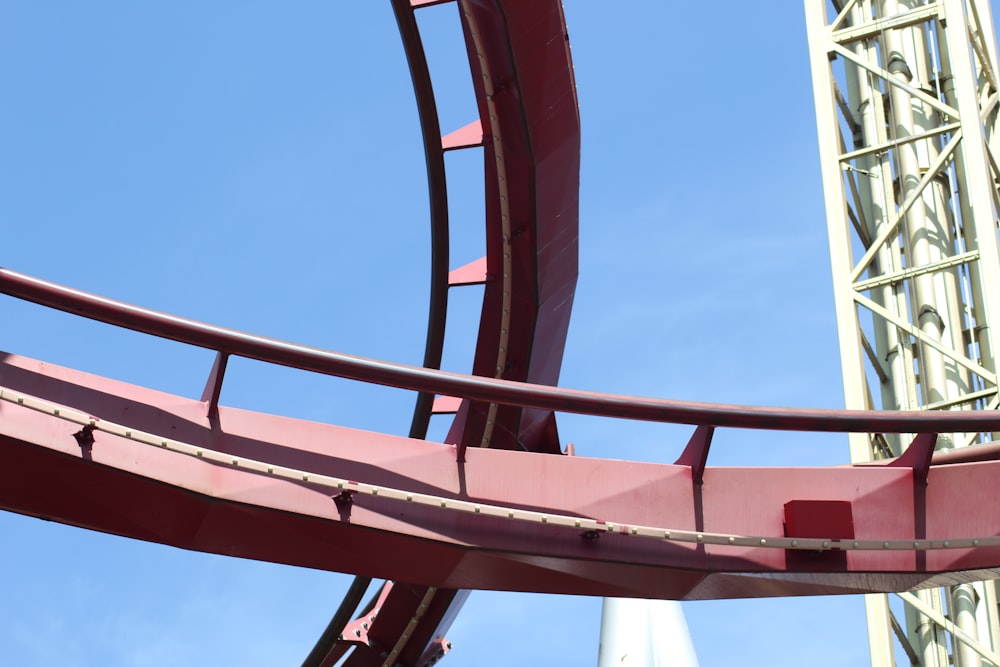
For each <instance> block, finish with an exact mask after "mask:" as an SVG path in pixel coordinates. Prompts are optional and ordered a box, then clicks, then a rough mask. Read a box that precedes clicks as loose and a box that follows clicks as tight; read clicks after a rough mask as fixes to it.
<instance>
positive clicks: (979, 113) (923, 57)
mask: <svg viewBox="0 0 1000 667" xmlns="http://www.w3.org/2000/svg"><path fill="white" fill-rule="evenodd" d="M805 4H806V20H807V24H808V32H809V49H810V58H811V62H812V76H813V86H814V90H815V101H816V116H817V123H818V131H819V144H820V159H821V165H822V174H823V189H824V192H825V199H826V214H827V224H828V229H829V235H830V254H831V259H832V265H833V280H834V299H835V302H836V314H837V324H838V330H839V340H840V352H841V359H842V365H843V376H844V393H845V398H846V403H847V407H848V408H857V409H893V410H996V409H997V408H998V405H1000V395H998V385H997V366H996V356H997V347H996V346H997V342H996V341H997V337H998V336H1000V319H998V318H1000V251H998V236H997V211H998V210H1000V206H998V201H1000V198H998V187H997V185H998V182H1000V146H998V143H997V142H998V141H1000V139H998V137H997V132H996V130H997V127H996V126H997V116H998V101H1000V96H998V91H1000V79H998V76H1000V68H998V66H997V48H996V38H995V35H994V30H993V22H992V16H991V12H990V7H989V3H988V2H985V1H982V0H933V1H929V2H925V1H921V0H806V3H805ZM996 439H998V434H993V433H980V434H970V435H967V434H941V435H940V436H939V437H938V442H937V447H938V448H939V449H952V448H959V447H970V446H975V445H976V444H979V443H982V442H986V441H992V440H996ZM908 441H909V440H908V439H907V438H906V436H905V435H904V436H892V435H886V436H885V437H882V436H879V435H876V436H874V437H871V436H868V435H864V434H855V435H853V436H851V440H850V450H851V459H852V461H854V462H861V461H869V460H872V459H878V458H886V457H892V456H898V455H899V454H900V451H901V447H905V444H906V443H907V442H908ZM998 483H1000V480H998ZM998 511H1000V508H998ZM866 611H867V615H868V628H869V643H870V647H871V655H872V664H873V665H877V666H881V665H895V664H897V662H896V660H897V658H899V659H904V660H905V662H906V663H909V664H915V665H925V666H928V667H929V666H932V665H933V666H936V667H938V666H939V667H947V665H949V664H954V665H956V666H957V667H972V666H975V667H978V666H979V665H983V664H987V665H988V664H993V665H997V666H998V667H1000V655H998V653H1000V627H998V609H997V590H996V586H995V585H994V582H974V583H969V584H964V585H961V586H955V587H952V588H949V589H931V590H921V591H917V592H909V593H903V594H901V595H899V596H894V597H892V598H890V597H889V596H886V595H869V596H867V598H866ZM904 653H905V657H904V655H903V654H904Z"/></svg>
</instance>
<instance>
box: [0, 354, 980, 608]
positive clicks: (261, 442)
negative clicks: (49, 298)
mask: <svg viewBox="0 0 1000 667" xmlns="http://www.w3.org/2000/svg"><path fill="white" fill-rule="evenodd" d="M0 384H2V386H4V387H5V388H6V389H5V395H6V397H7V399H6V400H4V401H3V402H0V417H2V418H0V441H2V443H3V446H2V448H0V451H2V457H3V465H2V466H0V505H2V506H3V507H5V508H7V509H10V510H14V511H19V512H23V513H26V514H31V515H35V516H41V517H44V518H52V519H57V520H60V521H64V522H69V523H72V524H75V525H80V526H84V527H88V528H93V529H96V530H102V531H106V532H111V533H116V534H122V535H129V536H132V537H138V538H141V539H147V540H151V541H156V542H163V543H166V544H173V545H176V546H180V547H185V548H190V549H196V550H201V551H210V552H213V553H222V554H229V555H234V556H242V557H248V558H256V559H261V560H269V561H275V562H281V563H289V564H296V565H303V566H307V567H315V568H321V569H330V570H336V571H349V572H357V573H362V574H366V575H372V576H378V577H384V578H389V579H400V580H404V581H410V582H412V583H415V584H420V585H424V586H435V587H438V588H451V589H457V588H481V589H503V590H530V591H542V592H553V593H576V594H585V595H613V596H642V597H661V598H678V599H705V598H717V597H749V596H753V597H760V596H771V595H802V594H822V593H838V592H839V593H846V592H860V591H869V590H902V589H908V588H913V587H916V586H924V585H932V584H933V585H939V584H943V583H954V582H956V581H963V580H966V579H968V578H969V577H970V576H983V575H984V574H990V575H1000V567H998V566H1000V542H998V543H996V544H994V543H993V542H990V541H988V540H987V539H986V538H988V537H990V536H997V535H1000V516H997V515H996V513H995V512H993V511H991V510H986V509H984V508H992V507H995V506H996V503H998V502H1000V488H998V487H997V485H996V484H994V480H995V479H996V475H997V474H998V472H1000V470H998V468H1000V463H996V462H987V463H973V464H959V465H949V466H935V467H932V468H931V469H930V472H929V476H928V479H927V483H926V485H925V484H923V483H921V482H920V481H919V480H918V479H916V478H915V474H914V470H913V469H912V468H908V467H894V466H843V467H834V468H790V469H783V468H713V467H711V466H709V467H707V468H706V469H705V471H704V478H703V482H702V484H696V483H695V482H694V480H693V478H692V474H691V468H690V467H689V466H683V465H655V464H646V463H634V462H626V461H606V460H599V459H588V458H583V457H568V456H549V455H542V454H532V453H525V452H511V451H506V450H490V449H479V448H474V449H470V450H469V451H468V458H467V460H466V462H465V463H464V464H456V462H455V458H454V448H453V447H450V446H448V445H441V444H436V443H429V442H424V441H419V440H411V439H406V438H400V437H397V436H389V435H384V434H377V433H368V432H363V431H357V430H353V429H347V428H341V427H336V426H329V425H323V424H316V423H311V422H301V421H296V420H292V419H288V418H283V417H276V416H269V415H261V414H257V413H250V412H244V411H240V410H234V409H229V408H225V407H221V408H220V409H219V417H218V422H217V425H216V426H214V427H213V425H212V421H214V420H209V419H208V418H207V416H206V414H205V412H206V406H205V404H204V403H201V402H199V401H194V400H183V399H179V398H178V397H176V396H172V395H167V394H160V393H158V392H154V391H151V390H147V389H143V388H140V387H134V386H129V385H126V384H123V383H119V382H114V381H110V380H106V379H102V378H98V377H94V376H89V375H86V374H83V373H79V372H76V371H71V370H67V369H61V368H57V367H52V366H49V365H46V364H42V363H40V362H33V361H30V360H26V359H20V358H17V357H8V358H7V359H6V360H5V361H4V363H3V364H2V366H0ZM11 391H13V392H14V393H19V392H20V393H23V394H24V395H29V396H34V397H38V398H40V399H43V400H46V401H49V402H51V403H52V404H58V403H61V402H62V401H63V400H65V399H66V398H67V397H69V398H72V400H73V402H74V403H76V406H75V407H76V408H77V409H79V410H82V411H84V412H85V413H89V414H92V415H93V416H95V417H99V418H100V419H101V420H102V422H99V423H103V422H104V421H106V422H109V423H114V424H120V425H123V426H125V427H127V428H129V429H135V432H136V433H137V434H138V433H139V432H142V431H148V432H150V433H155V434H157V435H158V436H163V437H165V438H171V439H176V440H177V441H180V442H184V443H189V444H192V445H195V446H197V447H203V448H205V450H208V449H211V450H214V451H216V452H222V453H224V455H225V460H224V461H223V462H221V463H220V462H210V461H206V460H203V459H201V458H199V457H196V456H185V455H183V454H180V453H177V452H175V451H169V450H168V451H164V450H162V449H160V448H158V447H156V446H149V445H142V444H138V443H137V442H136V441H135V440H134V439H133V438H129V437H123V436H115V435H112V434H109V433H105V432H102V431H97V432H95V433H94V443H93V446H92V447H89V448H81V447H80V445H79V444H78V442H77V440H76V439H75V438H74V437H73V434H74V433H75V432H77V431H79V428H80V427H79V425H77V424H73V423H69V422H67V421H65V420H64V419H61V418H60V417H59V416H53V415H51V414H45V413H43V412H39V411H36V410H32V409H29V408H28V407H24V406H20V405H18V404H17V403H16V401H15V402H11V400H10V396H11V393H10V392H11ZM167 424H169V425H170V428H169V432H168V433H162V432H160V431H161V430H162V429H163V428H164V426H165V425H167ZM229 457H232V458H233V459H236V460H243V461H244V463H243V464H241V465H226V464H228V463H229ZM252 459H256V460H261V461H266V462H267V463H269V464H272V465H274V466H287V467H290V468H294V469H296V470H304V471H308V472H309V473H310V474H311V475H324V474H325V475H333V476H335V477H338V478H343V479H349V480H353V481H357V482H360V483H362V484H371V485H375V486H376V487H378V488H381V489H384V493H383V494H382V495H378V494H376V495H370V494H369V495H364V494H361V493H358V494H355V495H354V502H353V504H352V505H351V506H350V507H349V509H348V510H347V512H344V511H343V508H340V507H338V505H337V503H335V502H334V501H333V500H332V496H335V495H337V491H336V489H331V488H329V487H328V486H322V485H317V484H313V483H310V482H308V481H298V480H295V479H282V478H276V477H274V476H271V475H267V474H262V473H260V472H255V471H252V470H248V469H247V468H246V465H247V463H246V461H249V460H252ZM968 488H977V489H979V493H977V495H976V497H975V498H973V497H972V496H971V495H970V494H968V493H967V490H968ZM390 489H396V490H402V491H403V492H405V493H410V494H427V495H430V496H431V497H433V498H440V499H443V500H446V501H462V500H465V501H470V502H474V503H482V504H483V505H484V506H499V507H503V508H509V509H510V510H511V511H514V512H525V513H531V512H540V513H543V514H546V515H550V516H551V517H553V520H555V518H556V517H557V516H572V517H579V518H580V519H584V520H590V521H596V522H598V523H600V522H605V523H604V524H600V525H608V524H610V525H611V526H612V530H611V531H610V532H605V533H599V534H598V535H596V536H595V535H593V534H592V533H593V532H594V531H592V530H584V529H580V528H574V527H572V526H562V525H549V524H546V523H545V522H540V521H534V522H531V521H511V520H509V519H507V518H506V517H499V516H488V515H480V514H478V513H474V512H456V511H449V510H447V509H445V508H442V507H439V506H437V505H436V503H437V501H436V500H435V502H434V504H414V503H407V502H405V501H400V500H394V499H392V498H390V497H388V496H387V494H388V493H389V490H390ZM811 500H836V501H842V502H847V503H850V506H851V514H852V520H853V527H854V538H855V539H857V540H865V541H866V542H865V544H864V545H862V548H861V549H850V548H849V546H848V545H841V544H839V543H838V545H834V546H840V547H842V549H841V550H843V551H847V555H846V558H841V557H838V558H831V556H834V555H837V551H836V550H831V551H822V550H820V549H816V550H815V551H816V553H815V558H814V559H813V565H812V567H811V569H810V571H809V572H808V573H802V572H796V571H789V568H788V567H787V563H788V558H787V554H788V553H789V552H790V551H791V550H790V549H784V548H771V547H767V546H765V545H760V544H747V543H745V541H743V540H741V541H739V542H737V543H734V544H726V543H722V544H715V543H698V542H695V541H688V542H683V541H677V540H671V539H644V538H642V537H639V536H635V535H633V534H631V527H643V526H652V527H659V528H667V529H671V530H674V531H699V532H704V533H705V534H706V535H710V534H712V535H735V536H753V539H757V536H763V538H766V539H769V540H772V541H773V540H775V539H777V538H780V537H782V536H784V531H785V526H784V522H785V507H786V505H787V504H788V503H793V502H802V501H811ZM945 507H947V508H948V511H944V510H943V509H941V508H945ZM955 508H958V509H960V510H961V511H960V512H957V513H956V512H954V511H953V510H954V509H955ZM588 525H590V524H588ZM585 528H586V526H585ZM595 537H596V539H592V538H595ZM830 537H836V536H830ZM973 537H976V538H979V539H980V540H986V541H985V543H984V544H983V545H981V546H979V547H972V546H971V545H968V546H966V547H962V548H936V549H933V550H923V549H912V548H907V545H906V544H903V545H902V546H901V545H900V543H898V542H897V541H903V542H910V541H916V542H917V546H919V543H920V541H921V540H955V541H959V540H962V539H964V538H973ZM872 540H875V541H881V540H887V541H889V540H891V541H894V542H893V544H892V545H891V546H892V548H884V549H880V548H874V547H873V546H872V545H871V544H868V542H867V541H872ZM876 546H877V545H876ZM832 548H833V547H831V549H832Z"/></svg>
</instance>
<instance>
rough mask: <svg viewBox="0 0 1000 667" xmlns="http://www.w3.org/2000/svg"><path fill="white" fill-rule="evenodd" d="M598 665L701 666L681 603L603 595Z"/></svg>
mask: <svg viewBox="0 0 1000 667" xmlns="http://www.w3.org/2000/svg"><path fill="white" fill-rule="evenodd" d="M597 667H698V657H697V655H695V651H694V645H693V644H692V642H691V634H690V632H688V626H687V621H685V620H684V610H683V609H681V603H680V602H674V601H673V600H636V599H630V598H604V605H603V607H602V609H601V646H600V649H599V652H598V656H597Z"/></svg>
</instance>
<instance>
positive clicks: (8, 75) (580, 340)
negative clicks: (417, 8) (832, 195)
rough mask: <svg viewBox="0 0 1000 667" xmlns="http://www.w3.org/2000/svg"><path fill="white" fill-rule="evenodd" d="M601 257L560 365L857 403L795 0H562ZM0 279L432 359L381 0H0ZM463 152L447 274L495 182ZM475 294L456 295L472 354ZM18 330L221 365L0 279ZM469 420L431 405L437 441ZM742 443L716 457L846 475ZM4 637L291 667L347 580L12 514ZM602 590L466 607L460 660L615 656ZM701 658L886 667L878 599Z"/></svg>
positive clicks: (49, 347)
mask: <svg viewBox="0 0 1000 667" xmlns="http://www.w3.org/2000/svg"><path fill="white" fill-rule="evenodd" d="M566 5H567V6H566V14H567V20H568V23H569V32H570V39H571V45H572V49H573V57H574V60H575V65H576V76H577V83H578V87H579V98H580V107H581V117H582V124H583V172H582V179H581V207H580V209H581V221H580V236H581V244H580V247H581V250H580V252H581V275H580V282H579V286H578V290H577V300H576V305H575V310H574V314H573V321H572V324H571V328H570V337H569V343H568V348H567V353H566V358H565V363H564V371H563V375H562V381H561V383H562V384H563V385H564V386H570V387H576V388H583V389H594V390H605V391H613V392H622V393H632V394H643V395H651V396H661V397H669V398H680V399H691V400H705V401H717V402H733V403H747V404H757V405H787V406H812V407H841V406H842V397H841V396H842V395H841V381H840V371H839V361H838V354H837V349H836V332H835V323H834V315H833V305H832V291H831V285H830V273H829V260H828V256H827V244H826V227H825V221H824V218H823V203H822V192H821V190H820V178H819V163H818V156H817V150H816V138H815V129H814V126H815V123H814V111H813V104H812V89H811V82H810V79H809V63H808V53H807V48H806V38H805V25H804V18H803V10H802V7H801V5H800V3H798V2H793V3H774V5H773V6H765V5H761V4H760V3H756V4H754V3H724V4H720V3H716V4H714V5H711V6H710V7H708V6H705V5H703V4H700V3H672V2H660V1H656V2H654V1H649V0H647V1H646V2H634V3H606V2H595V1H592V0H568V2H567V3H566ZM420 17H421V23H422V25H423V26H424V28H425V33H424V34H425V39H426V40H427V48H428V50H429V54H430V57H431V64H432V73H433V75H434V76H435V83H436V85H437V87H438V93H439V102H440V105H441V109H440V110H441V117H442V126H443V129H444V130H445V131H448V130H450V129H454V128H458V127H460V126H463V125H465V124H466V123H468V122H469V121H471V120H473V119H474V118H475V104H474V100H473V98H472V92H471V86H470V83H469V75H468V70H467V66H466V61H465V54H464V49H463V46H462V42H461V39H460V34H459V32H458V24H457V18H456V15H455V11H454V7H453V6H444V7H437V8H431V9H427V10H424V11H423V13H421V14H420ZM0 91H2V103H0V219H2V220H3V229H4V235H3V241H2V244H0V247H2V249H3V253H2V257H0V265H3V266H6V267H9V268H13V269H16V270H20V271H24V272H27V273H30V274H34V275H38V276H41V277H45V278H48V279H51V280H54V281H57V282H63V283H67V284H71V285H74V286H76V287H79V288H82V289H85V290H89V291H93V292H97V293H99V294H103V295H107V296H111V297H114V298H118V299H122V300H125V301H129V302H133V303H138V304H141V305H144V306H148V307H151V308H155V309H160V310H165V311H168V312H172V313H177V314H180V315H184V316H187V317H192V318H195V319H201V320H206V321H210V322H214V323H218V324H222V325H225V326H230V327H235V328H239V329H244V330H248V331H253V332H257V333H261V334H264V335H268V336H273V337H277V338H284V339H288V340H293V341H296V342H301V343H306V344H311V345H317V346H322V347H327V348H330V349H335V350H338V351H344V352H349V353H354V354H360V355H365V356H372V357H379V358H385V359H391V360H396V361H403V362H408V363H419V361H420V359H421V355H422V350H423V342H422V340H423V338H422V337H423V327H424V323H425V319H426V298H427V297H426V292H427V287H426V272H427V266H428V257H427V253H426V252H425V250H424V249H425V248H427V246H428V233H427V228H428V224H427V203H426V190H425V183H426V182H425V176H424V168H423V156H422V152H421V146H420V140H419V133H418V132H419V128H418V124H417V117H416V111H415V106H414V103H413V97H412V92H411V87H410V82H409V76H408V73H407V69H406V63H405V60H404V57H403V53H402V49H401V47H400V44H399V38H398V35H397V32H396V28H395V23H394V21H393V18H392V15H391V11H390V10H389V6H388V2H385V1H379V0H368V1H366V2H354V3H332V2H319V1H315V2H298V3H294V6H293V5H290V4H288V3H280V2H259V1H245V2H235V1H223V0H218V1H216V2H211V3H204V2H192V1H190V0H188V1H176V2H171V3H158V4H153V3H133V2H124V1H119V2H89V3H86V4H85V5H84V4H82V3H70V4H67V3H63V4H56V3H14V2H2V3H0ZM478 159H479V158H478V156H477V155H475V154H464V155H451V156H450V157H449V163H448V164H449V169H450V174H449V175H450V183H451V186H450V187H451V193H452V199H453V201H452V217H453V233H455V235H456V238H455V240H454V242H453V246H452V255H453V265H455V266H457V265H460V264H463V263H465V262H466V261H470V260H472V259H476V258H477V257H478V256H480V255H482V254H483V250H482V243H483V232H482V230H481V219H482V203H481V191H482V185H481V180H482V172H481V166H479V164H478V162H477V161H478ZM479 296H480V292H478V291H477V290H476V289H475V288H473V289H470V290H467V291H465V292H462V293H458V294H453V304H454V306H453V308H454V309H453V311H452V313H453V315H452V326H451V328H450V329H449V335H448V340H447V343H446V344H447V352H446V364H445V365H446V367H447V368H448V369H449V370H455V371H462V372H465V371H467V370H468V368H469V365H470V362H471V356H472V350H471V345H472V335H473V331H474V327H475V324H476V316H477V312H478V305H477V300H478V298H479ZM0 324H2V327H0V331H2V337H0V349H3V350H5V351H7V352H13V353H17V354H23V355H26V356H31V357H35V358H39V359H44V360H46V361H50V362H52V363H56V364H61V365H67V366H72V367H75V368H80V369H83V370H88V371H92V372H96V373H100V374H103V375H108V376H111V377H115V378H119V379H123V380H126V381H131V382H136V383H139V384H145V385H149V386H153V387H156V388H158V389H163V390H166V391H171V392H175V393H179V394H183V395H187V396H197V395H199V394H200V392H201V387H202V384H203V382H204V378H205V377H206V376H207V374H208V371H209V368H210V365H211V361H212V355H211V354H210V353H208V352H205V351H201V350H194V349H190V348H184V347H182V346H179V345H174V344H171V343H164V342H160V341H154V340H148V339H146V338H144V337H141V336H138V335H135V334H131V333H127V332H117V331H114V330H111V329H109V328H107V327H103V326H99V325H96V324H91V323H87V322H81V321H76V320H74V319H72V318H69V317H68V316H63V315H60V314H54V313H48V312H45V311H43V310H41V309H39V308H35V307H31V306H27V305H25V304H21V303H19V302H16V301H14V300H12V299H9V298H7V297H2V298H0ZM222 400H223V402H224V403H226V404H229V405H236V406H240V407H246V408H251V409H256V410H262V411H267V412H275V413H280V414H287V415H291V416H296V417H303V418H307V419H314V420H322V421H329V422H333V423H337V424H345V425H350V426H359V427H362V428H368V429H373V430H375V429H379V430H385V431H389V432H396V433H403V432H405V430H406V428H407V426H408V423H409V411H410V410H411V407H412V396H411V395H409V394H407V393H405V392H399V391H391V390H385V389H371V388H361V387H357V386H355V385H353V384H351V383H347V382H343V381H338V380H333V379H330V378H319V377H311V376H308V375H305V374H302V373H297V372H292V371H289V370H286V369H274V368H268V367H265V366H263V365H261V364H256V363H251V362H246V361H240V360H236V361H234V362H232V363H231V367H230V372H229V374H228V375H227V384H226V386H225V390H224V392H223V397H222ZM445 426H446V424H445V423H444V422H441V423H437V424H435V431H436V433H437V435H438V436H440V435H441V433H443V430H444V428H445ZM560 430H561V433H562V436H563V438H564V439H565V440H566V441H570V442H573V443H575V444H576V446H577V453H578V454H579V455H583V456H599V457H608V458H632V459H641V460H646V461H660V462H670V461H672V460H673V458H674V457H675V456H676V454H677V452H678V451H679V448H680V447H681V446H682V444H683V443H684V441H685V439H686V437H687V433H688V431H689V429H683V428H674V427H670V426H653V425H644V424H634V423H629V422H614V421H604V420H595V419H588V418H581V417H572V416H566V415H562V416H560ZM847 458H848V453H847V444H846V440H845V439H844V438H842V437H837V436H832V437H831V436H816V435H800V434H786V435H774V434H763V433H752V432H734V431H724V432H721V433H720V434H719V435H717V437H716V445H715V446H714V448H713V452H712V456H711V458H710V461H709V462H710V464H714V465H830V464H837V463H844V462H846V461H847ZM0 535H2V538H0V545H2V548H0V570H2V571H3V572H4V575H5V576H4V579H5V581H4V584H3V586H0V652H2V653H3V654H4V656H5V662H6V663H7V664H11V665H18V666H23V667H28V666H34V665H51V664H56V663H57V662H58V663H59V664H61V665H63V666H64V667H77V666H89V665H95V666H96V665H101V666H117V665H140V666H141V665H174V664H186V665H191V666H192V667H195V666H198V665H215V664H223V665H225V664H241V665H244V666H246V667H251V666H255V665H261V666H264V665H294V664H298V661H300V660H301V659H302V658H303V657H304V655H305V654H306V653H307V652H308V650H309V648H310V647H311V645H312V642H313V641H314V640H315V638H316V637H317V636H318V634H319V632H320V631H321V629H322V628H323V627H324V625H325V624H326V622H327V620H328V618H329V615H330V613H331V612H332V610H333V608H334V607H335V606H336V604H337V603H338V602H339V600H340V596H341V594H342V592H343V590H344V589H345V588H346V586H347V585H348V583H349V577H347V576H344V575H337V574H331V573H325V572H312V571H305V570H299V569H295V568H289V567H281V566H275V565H270V564H262V563H254V562H246V561H237V560H232V559H224V558H221V557H216V556H207V555H202V554H191V553H187V552H183V551H179V550H175V549H170V548H166V547H160V546H155V545H149V544H143V543H138V542H133V541H128V540H123V539H119V538H113V537H108V536H105V535H98V534H93V533H87V532H85V531H80V530H76V529H71V528H65V527H61V526H58V525H54V524H49V523H44V522H40V521H35V520H28V519H24V518H22V517H18V516H14V515H9V514H0ZM599 611H600V601H599V600H595V599H583V598H572V597H554V596H537V595H524V594H498V593H474V594H473V595H472V596H471V598H470V600H469V602H468V603H467V605H466V607H465V610H464V611H463V613H462V615H461V616H460V617H459V619H458V621H457V622H456V623H455V625H454V626H453V628H452V630H451V632H450V634H449V639H451V640H452V641H453V642H454V645H455V649H454V652H453V653H452V655H451V656H450V657H449V658H448V659H447V660H448V664H454V665H479V666H486V665H510V664H549V665H587V664H594V663H595V662H596V650H597V630H598V624H599ZM685 612H686V614H687V618H688V623H689V625H690V627H691V632H692V635H693V638H694V643H695V646H696V649H697V651H698V653H699V657H700V659H701V663H702V665H704V666H711V665H723V664H725V665H731V664H745V665H765V664H767V665H770V664H775V663H777V664H785V663H789V664H791V663H796V664H811V665H820V664H829V665H845V664H864V663H866V662H867V647H866V639H865V629H864V618H863V606H862V602H861V600H860V599H859V598H814V599H797V600H788V599H783V600H750V601H737V602H703V603H692V604H685Z"/></svg>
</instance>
